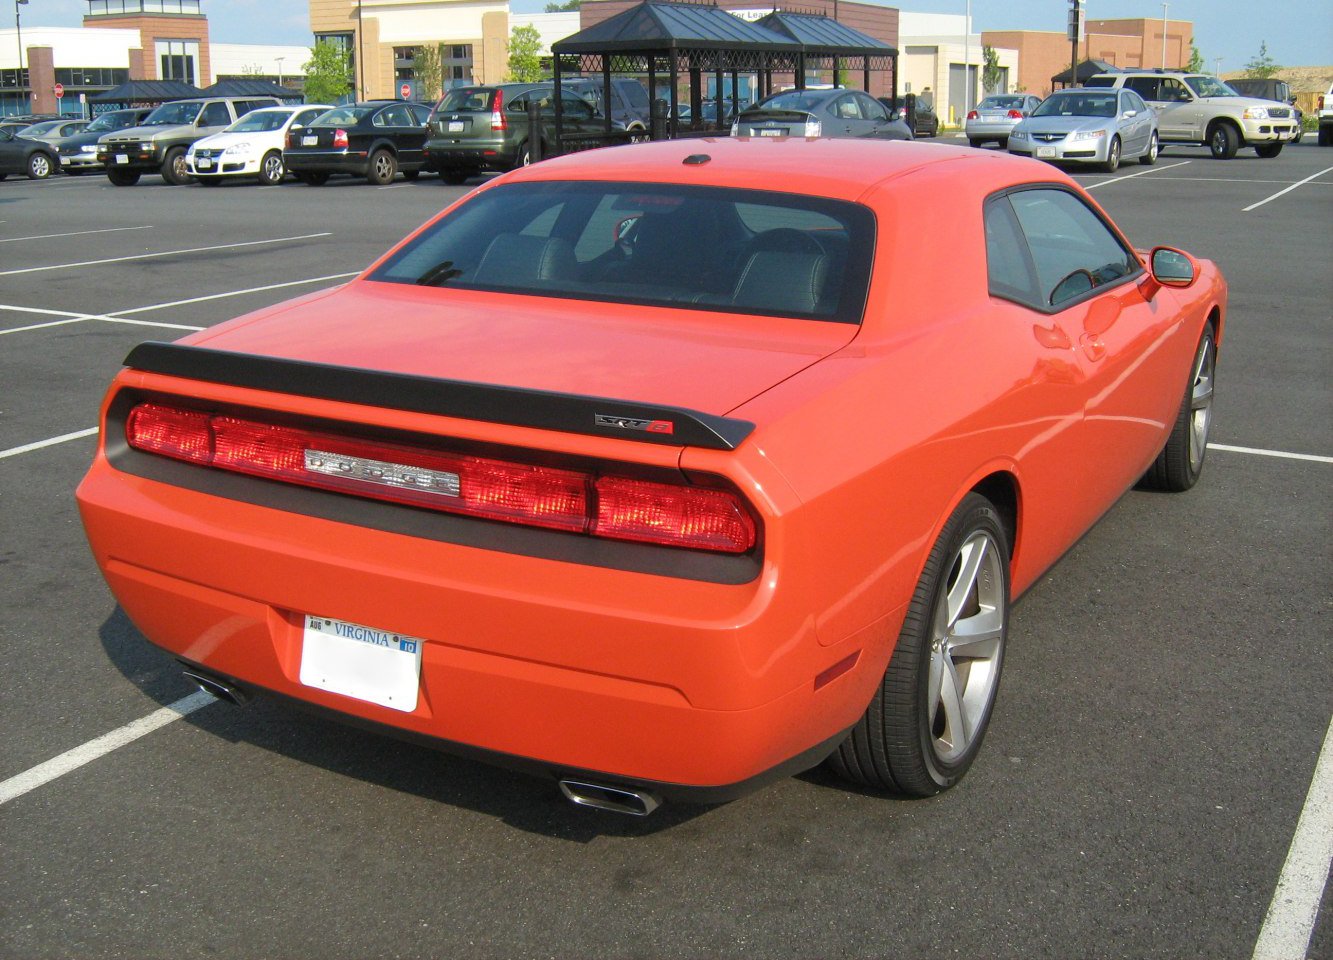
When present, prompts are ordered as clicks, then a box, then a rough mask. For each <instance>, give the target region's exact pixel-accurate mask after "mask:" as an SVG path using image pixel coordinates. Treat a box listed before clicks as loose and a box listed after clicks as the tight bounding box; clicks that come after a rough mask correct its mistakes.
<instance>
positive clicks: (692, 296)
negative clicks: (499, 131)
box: [371, 182, 875, 323]
mask: <svg viewBox="0 0 1333 960" xmlns="http://www.w3.org/2000/svg"><path fill="white" fill-rule="evenodd" d="M874 239H875V222H874V216H873V215H872V214H871V212H870V211H869V209H868V208H866V207H864V206H861V205H860V204H855V203H849V202H847V201H842V200H828V199H825V198H820V197H807V196H799V195H795V194H786V193H770V192H767V191H760V190H733V189H724V188H719V187H690V186H673V185H663V184H641V183H575V182H543V183H515V184H505V185H503V186H499V187H495V188H494V189H491V190H485V191H483V192H481V193H480V194H478V195H477V196H476V197H475V198H474V199H473V200H471V201H470V202H468V203H466V204H464V205H463V206H461V207H459V208H458V209H456V210H455V211H454V212H453V213H451V214H450V215H449V216H447V217H445V218H444V219H443V220H440V221H439V222H437V223H435V224H433V225H432V226H430V227H429V228H427V230H426V231H425V232H424V233H423V234H421V235H420V236H418V237H417V238H416V239H414V240H413V241H412V242H411V243H409V244H408V245H407V246H406V247H404V248H403V249H401V250H399V251H398V252H397V253H396V254H394V255H393V256H392V257H391V258H390V259H389V260H388V261H386V262H385V263H384V264H383V265H382V266H380V268H379V269H378V270H376V271H375V273H374V274H372V275H371V279H372V280H383V281H388V282H391V283H410V284H420V285H424V286H439V287H459V288H466V289H484V290H499V291H505V292H509V293H523V294H531V295H535V296H544V297H560V298H571V299H577V300H606V301H613V302H618V303H632V304H648V305H656V306H671V307H684V308H687V309H696V310H714V311H718V310H720V311H724V312H729V313H747V314H764V315H769V316H782V317H800V318H808V319H812V320H829V321H835V322H842V323H859V322H860V320H861V313H862V311H863V309H864V307H865V299H866V289H867V287H868V285H869V279H870V262H871V258H872V256H873V251H874Z"/></svg>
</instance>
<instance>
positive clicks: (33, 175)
mask: <svg viewBox="0 0 1333 960" xmlns="http://www.w3.org/2000/svg"><path fill="white" fill-rule="evenodd" d="M59 169H60V161H59V160H56V161H54V162H52V160H51V155H50V154H49V153H43V152H42V151H41V150H34V151H33V152H32V154H31V155H30V156H29V157H28V179H29V180H45V179H46V178H47V177H49V176H51V174H52V173H53V172H55V171H56V170H59Z"/></svg>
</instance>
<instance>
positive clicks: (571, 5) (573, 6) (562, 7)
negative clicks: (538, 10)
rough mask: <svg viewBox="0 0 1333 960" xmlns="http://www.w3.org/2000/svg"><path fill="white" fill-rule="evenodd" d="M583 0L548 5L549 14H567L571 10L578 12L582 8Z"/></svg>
mask: <svg viewBox="0 0 1333 960" xmlns="http://www.w3.org/2000/svg"><path fill="white" fill-rule="evenodd" d="M582 6H583V0H569V2H567V3H548V4H547V5H546V12H547V13H565V12H566V11H569V10H578V9H580V8H582Z"/></svg>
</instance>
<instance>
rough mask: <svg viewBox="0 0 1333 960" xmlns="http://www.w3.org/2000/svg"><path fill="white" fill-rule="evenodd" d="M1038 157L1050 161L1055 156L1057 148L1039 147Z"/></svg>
mask: <svg viewBox="0 0 1333 960" xmlns="http://www.w3.org/2000/svg"><path fill="white" fill-rule="evenodd" d="M1037 156H1039V157H1041V158H1042V159H1043V160H1049V159H1051V158H1052V157H1054V156H1055V147H1038V148H1037Z"/></svg>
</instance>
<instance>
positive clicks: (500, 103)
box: [491, 90, 509, 130]
mask: <svg viewBox="0 0 1333 960" xmlns="http://www.w3.org/2000/svg"><path fill="white" fill-rule="evenodd" d="M504 110H505V92H504V91H503V90H496V91H495V101H494V103H492V104H491V129H492V130H508V129H509V123H508V121H507V120H505V113H504Z"/></svg>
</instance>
